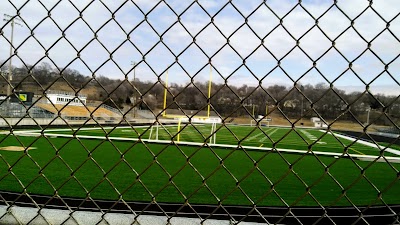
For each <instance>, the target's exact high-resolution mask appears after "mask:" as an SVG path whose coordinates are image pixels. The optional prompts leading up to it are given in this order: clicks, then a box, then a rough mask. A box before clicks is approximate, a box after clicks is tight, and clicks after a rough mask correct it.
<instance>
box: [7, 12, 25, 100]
mask: <svg viewBox="0 0 400 225" xmlns="http://www.w3.org/2000/svg"><path fill="white" fill-rule="evenodd" d="M15 20H17V22H16V21H15ZM3 21H5V22H9V21H11V39H10V61H9V65H8V84H7V102H10V95H11V81H12V55H13V40H14V24H16V25H18V26H21V27H22V24H21V23H20V22H18V21H22V20H21V19H19V18H17V17H13V16H10V15H8V14H4V19H3Z"/></svg>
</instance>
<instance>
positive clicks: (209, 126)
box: [148, 118, 217, 144]
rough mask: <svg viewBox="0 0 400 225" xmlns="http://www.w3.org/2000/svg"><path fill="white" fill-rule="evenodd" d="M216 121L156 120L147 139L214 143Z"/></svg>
mask: <svg viewBox="0 0 400 225" xmlns="http://www.w3.org/2000/svg"><path fill="white" fill-rule="evenodd" d="M216 133H217V123H216V122H215V121H210V122H204V121H203V122H199V121H196V122H188V121H187V120H185V118H183V119H178V120H169V121H164V122H160V121H156V122H155V123H154V124H153V125H152V126H151V128H150V130H149V135H148V139H149V140H151V141H167V140H173V141H175V142H181V143H184V142H198V143H204V142H207V143H209V144H215V143H216V138H217V134H216Z"/></svg>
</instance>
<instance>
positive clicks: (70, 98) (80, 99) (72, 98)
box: [46, 91, 87, 106]
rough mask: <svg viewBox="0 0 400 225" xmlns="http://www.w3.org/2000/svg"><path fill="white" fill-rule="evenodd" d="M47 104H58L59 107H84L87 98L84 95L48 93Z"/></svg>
mask: <svg viewBox="0 0 400 225" xmlns="http://www.w3.org/2000/svg"><path fill="white" fill-rule="evenodd" d="M46 96H47V98H48V99H47V103H49V104H50V103H53V104H55V105H56V104H59V105H66V104H68V105H78V106H82V105H86V99H87V97H86V96H84V95H77V96H76V95H73V94H72V93H68V92H62V91H50V92H49V93H47V94H46Z"/></svg>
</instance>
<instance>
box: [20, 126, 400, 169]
mask: <svg viewBox="0 0 400 225" xmlns="http://www.w3.org/2000/svg"><path fill="white" fill-rule="evenodd" d="M20 134H21V135H40V133H39V134H38V133H20ZM45 136H48V137H51V136H55V137H67V138H74V137H75V138H85V139H98V140H120V141H141V142H147V143H159V144H182V145H188V146H203V147H207V146H210V147H222V148H235V149H253V150H263V151H272V152H273V151H277V152H278V151H279V152H287V153H300V154H306V155H313V154H314V155H324V156H337V157H341V156H345V157H348V156H349V157H353V158H359V159H360V160H363V159H370V160H371V159H372V160H377V161H378V162H379V161H380V159H383V157H381V156H375V155H359V154H348V153H346V154H345V153H337V152H320V151H307V150H296V149H285V148H276V149H274V148H270V147H257V146H243V145H240V146H238V145H228V144H210V143H203V142H185V141H179V142H178V141H174V140H151V139H138V138H124V137H104V136H87V135H75V136H73V135H70V134H51V133H46V134H45ZM384 158H385V159H386V160H387V161H389V162H396V163H400V157H393V156H385V157H384Z"/></svg>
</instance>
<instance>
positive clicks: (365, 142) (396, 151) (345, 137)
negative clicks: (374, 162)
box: [319, 130, 400, 155]
mask: <svg viewBox="0 0 400 225" xmlns="http://www.w3.org/2000/svg"><path fill="white" fill-rule="evenodd" d="M319 131H321V132H323V133H326V131H325V130H319ZM328 134H330V135H332V133H331V132H328ZM335 136H337V137H340V138H343V139H346V140H350V141H355V140H357V139H355V138H352V137H348V136H345V135H342V134H337V133H335ZM357 143H360V144H363V145H365V146H369V147H373V148H376V149H378V150H379V148H381V149H385V151H386V152H390V153H393V154H395V155H400V151H399V150H396V149H393V148H387V147H385V146H382V145H376V144H374V143H370V142H368V141H363V140H357Z"/></svg>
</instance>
